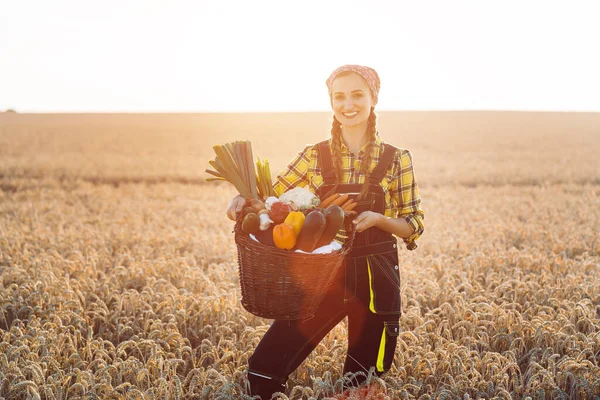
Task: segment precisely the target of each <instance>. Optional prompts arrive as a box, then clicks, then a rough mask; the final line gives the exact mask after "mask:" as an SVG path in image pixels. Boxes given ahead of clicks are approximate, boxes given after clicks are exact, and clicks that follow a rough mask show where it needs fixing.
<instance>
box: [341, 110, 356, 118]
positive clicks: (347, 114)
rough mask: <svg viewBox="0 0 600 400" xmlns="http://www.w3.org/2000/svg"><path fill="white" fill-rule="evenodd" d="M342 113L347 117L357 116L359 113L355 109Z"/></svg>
mask: <svg viewBox="0 0 600 400" xmlns="http://www.w3.org/2000/svg"><path fill="white" fill-rule="evenodd" d="M342 114H344V117H346V118H352V117H355V116H356V115H358V111H354V112H351V113H342Z"/></svg>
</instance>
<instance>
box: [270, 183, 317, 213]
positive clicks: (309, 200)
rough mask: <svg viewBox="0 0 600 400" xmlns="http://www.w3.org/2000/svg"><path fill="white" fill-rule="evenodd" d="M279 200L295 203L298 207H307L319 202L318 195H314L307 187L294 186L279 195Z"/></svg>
mask: <svg viewBox="0 0 600 400" xmlns="http://www.w3.org/2000/svg"><path fill="white" fill-rule="evenodd" d="M279 201H282V202H284V203H288V204H291V203H293V204H295V205H296V206H297V207H298V208H299V209H308V208H312V207H315V206H318V205H319V204H320V200H319V197H318V196H315V195H314V194H313V193H312V192H311V191H310V190H308V189H307V188H301V187H295V188H293V189H291V190H288V191H287V192H285V193H283V194H282V195H281V196H279Z"/></svg>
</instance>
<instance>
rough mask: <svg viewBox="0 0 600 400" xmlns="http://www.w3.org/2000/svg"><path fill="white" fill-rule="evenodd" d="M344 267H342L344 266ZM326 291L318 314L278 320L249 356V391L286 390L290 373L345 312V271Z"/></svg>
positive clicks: (264, 395) (269, 392) (264, 394)
mask: <svg viewBox="0 0 600 400" xmlns="http://www.w3.org/2000/svg"><path fill="white" fill-rule="evenodd" d="M341 269H342V268H340V270H341ZM341 278H342V279H337V277H336V280H335V281H334V283H333V284H332V286H331V289H330V290H329V291H328V293H327V294H326V295H325V298H324V299H323V302H322V303H321V305H320V307H319V308H318V309H317V311H316V313H315V316H314V317H313V318H311V319H308V320H297V321H283V320H275V321H274V322H273V323H272V325H271V327H270V328H269V330H268V331H267V332H266V333H265V335H264V336H263V338H262V339H261V341H260V343H259V344H258V346H257V347H256V350H255V351H254V354H253V355H252V356H251V357H250V359H249V360H248V381H249V383H250V394H251V395H253V396H255V395H259V396H261V399H263V400H266V399H270V398H271V396H272V394H273V393H274V392H278V391H279V392H283V391H284V389H285V383H286V381H287V379H288V376H289V374H291V373H292V372H293V371H295V370H296V368H298V366H299V365H300V364H301V363H302V362H303V361H304V360H305V359H306V357H308V355H309V354H310V353H311V352H312V351H313V350H314V348H315V347H316V346H317V345H318V344H319V342H320V341H321V340H322V339H323V338H324V337H325V336H326V335H327V333H329V331H331V329H333V328H334V327H335V326H336V325H337V324H338V323H339V322H340V321H341V320H342V319H343V318H344V317H345V316H346V310H345V304H344V302H343V282H344V281H343V274H341Z"/></svg>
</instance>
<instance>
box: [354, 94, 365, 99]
mask: <svg viewBox="0 0 600 400" xmlns="http://www.w3.org/2000/svg"><path fill="white" fill-rule="evenodd" d="M354 97H356V98H359V97H363V94H362V93H354Z"/></svg>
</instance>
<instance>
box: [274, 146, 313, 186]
mask: <svg viewBox="0 0 600 400" xmlns="http://www.w3.org/2000/svg"><path fill="white" fill-rule="evenodd" d="M313 147H314V146H312V145H308V146H306V147H305V148H304V150H302V151H301V152H299V153H298V154H297V155H296V157H295V158H294V159H293V160H292V162H291V163H290V164H289V165H288V166H287V167H286V168H285V169H283V170H282V171H281V172H279V173H278V174H277V178H276V179H275V181H274V182H273V190H274V191H275V193H276V194H277V197H279V196H281V195H282V194H283V193H285V192H287V191H288V190H290V189H293V188H295V187H304V186H307V185H308V183H309V182H308V170H309V168H310V165H311V163H312V162H314V155H313V154H312V153H313ZM308 186H310V185H308Z"/></svg>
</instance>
